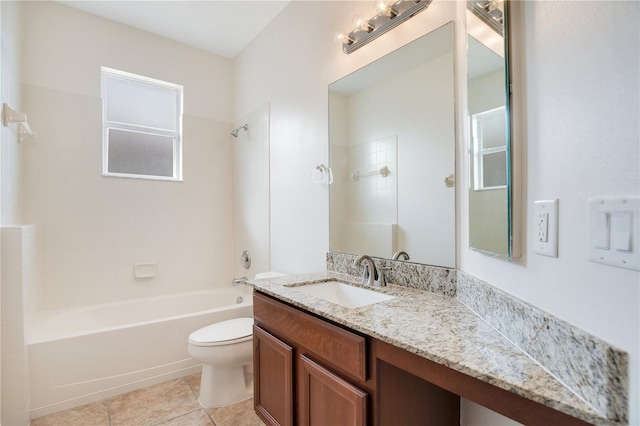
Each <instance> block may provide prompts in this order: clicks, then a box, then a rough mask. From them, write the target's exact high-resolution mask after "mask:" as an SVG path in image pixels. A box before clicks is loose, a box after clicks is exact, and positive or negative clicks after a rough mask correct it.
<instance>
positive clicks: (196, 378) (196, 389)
mask: <svg viewBox="0 0 640 426" xmlns="http://www.w3.org/2000/svg"><path fill="white" fill-rule="evenodd" d="M183 379H184V381H185V382H187V385H189V387H190V388H191V390H192V391H193V393H194V394H195V395H196V397H197V396H198V395H200V373H196V374H192V375H190V376H185V377H183Z"/></svg>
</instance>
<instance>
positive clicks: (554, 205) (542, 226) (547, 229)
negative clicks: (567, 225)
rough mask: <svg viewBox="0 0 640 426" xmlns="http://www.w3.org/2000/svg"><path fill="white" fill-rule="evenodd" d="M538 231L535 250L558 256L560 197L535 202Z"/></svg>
mask: <svg viewBox="0 0 640 426" xmlns="http://www.w3.org/2000/svg"><path fill="white" fill-rule="evenodd" d="M534 207H535V214H534V218H535V220H536V227H535V229H536V232H535V235H534V241H533V251H534V252H536V253H538V254H541V255H543V256H549V257H558V199H555V200H541V201H536V202H535V203H534Z"/></svg>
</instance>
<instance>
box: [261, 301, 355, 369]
mask: <svg viewBox="0 0 640 426" xmlns="http://www.w3.org/2000/svg"><path fill="white" fill-rule="evenodd" d="M253 316H254V318H255V319H256V321H258V322H259V323H261V324H263V325H264V326H265V327H266V328H268V329H269V330H270V331H271V332H273V333H275V334H277V335H279V336H280V337H281V338H283V339H285V340H287V341H290V342H295V343H297V344H298V345H300V346H303V347H304V348H306V349H308V350H309V351H311V352H312V353H313V354H314V355H315V356H316V357H320V358H321V359H322V360H323V361H325V362H327V363H329V364H331V365H332V366H334V367H335V368H336V369H338V370H341V371H343V372H345V373H347V374H350V375H352V376H354V377H356V378H358V379H360V380H362V381H366V380H367V366H366V359H367V356H366V341H365V338H364V337H362V336H359V335H357V334H355V333H351V332H349V331H347V330H344V329H342V328H340V327H337V326H335V325H333V324H329V323H327V322H325V321H322V320H320V319H318V318H315V317H313V316H311V315H309V314H306V313H304V312H302V311H300V310H298V309H295V308H292V307H290V306H287V305H285V304H283V303H281V302H278V301H277V300H274V299H272V298H270V297H268V296H265V295H263V294H261V293H257V292H254V296H253Z"/></svg>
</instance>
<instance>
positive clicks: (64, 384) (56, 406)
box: [27, 285, 253, 418]
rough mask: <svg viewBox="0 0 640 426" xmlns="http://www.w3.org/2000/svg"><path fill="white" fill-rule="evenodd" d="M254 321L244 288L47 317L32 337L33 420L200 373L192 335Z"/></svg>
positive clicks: (248, 292) (34, 327)
mask: <svg viewBox="0 0 640 426" xmlns="http://www.w3.org/2000/svg"><path fill="white" fill-rule="evenodd" d="M238 298H242V301H241V302H240V303H237V302H238ZM252 315H253V306H252V297H251V289H250V288H248V287H246V286H244V285H239V286H237V287H234V288H229V289H224V290H212V291H206V292H195V293H187V294H180V295H173V296H163V297H155V298H149V299H139V300H134V301H126V302H120V303H109V304H103V305H95V306H89V307H83V308H78V309H72V310H66V311H55V312H41V313H40V316H39V318H37V319H36V320H35V321H34V322H33V324H32V326H31V327H30V330H29V333H28V336H27V338H28V350H29V374H30V376H31V378H30V396H31V417H32V418H36V417H40V416H43V415H46V414H49V413H53V412H56V411H59V410H64V409H68V408H71V407H74V406H78V405H82V404H87V403H89V402H94V401H99V400H101V399H104V398H108V397H110V396H113V395H117V394H120V393H123V392H128V391H130V390H134V389H138V388H141V387H145V386H149V385H150V384H154V383H159V382H162V381H165V380H169V379H171V378H175V377H180V376H184V375H188V374H192V373H194V372H197V371H199V368H200V366H199V365H198V363H197V362H196V361H194V360H193V359H192V358H191V357H189V354H188V353H187V342H188V340H187V339H188V336H189V334H190V333H191V332H192V331H194V330H197V329H198V328H201V327H204V326H205V325H208V324H212V323H214V322H217V321H223V320H226V319H231V318H239V317H251V316H252Z"/></svg>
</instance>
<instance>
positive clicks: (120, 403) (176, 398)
mask: <svg viewBox="0 0 640 426" xmlns="http://www.w3.org/2000/svg"><path fill="white" fill-rule="evenodd" d="M108 404H109V417H110V419H111V425H112V426H116V425H125V426H129V425H136V426H142V425H155V424H158V423H161V422H164V421H167V420H170V419H173V418H176V417H179V416H181V415H183V414H187V413H190V412H191V411H194V410H197V409H199V408H200V405H199V404H198V402H197V400H196V398H195V397H194V395H193V392H192V391H191V389H189V386H187V384H186V383H185V382H184V380H182V379H175V380H169V381H168V382H164V383H160V384H157V385H154V386H150V387H148V388H144V389H139V390H136V391H133V392H129V393H126V394H123V395H118V396H115V397H113V398H110V399H109V401H108Z"/></svg>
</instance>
